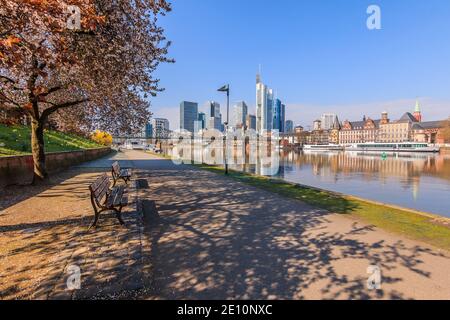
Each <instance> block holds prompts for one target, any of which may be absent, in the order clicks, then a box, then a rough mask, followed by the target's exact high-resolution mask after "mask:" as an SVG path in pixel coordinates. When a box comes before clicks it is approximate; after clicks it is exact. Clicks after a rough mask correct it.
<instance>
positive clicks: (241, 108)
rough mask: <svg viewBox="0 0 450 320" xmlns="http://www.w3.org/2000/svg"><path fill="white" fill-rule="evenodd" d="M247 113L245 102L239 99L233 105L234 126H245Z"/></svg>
mask: <svg viewBox="0 0 450 320" xmlns="http://www.w3.org/2000/svg"><path fill="white" fill-rule="evenodd" d="M247 113H248V107H247V104H246V103H245V102H244V101H239V102H238V103H236V104H235V105H234V126H235V127H236V128H242V127H244V126H245V122H246V118H247Z"/></svg>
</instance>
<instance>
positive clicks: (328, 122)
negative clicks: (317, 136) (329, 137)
mask: <svg viewBox="0 0 450 320" xmlns="http://www.w3.org/2000/svg"><path fill="white" fill-rule="evenodd" d="M336 118H337V116H336V115H335V114H334V113H324V114H322V117H321V118H320V121H321V129H322V130H330V129H331V128H333V124H334V123H335V121H336Z"/></svg>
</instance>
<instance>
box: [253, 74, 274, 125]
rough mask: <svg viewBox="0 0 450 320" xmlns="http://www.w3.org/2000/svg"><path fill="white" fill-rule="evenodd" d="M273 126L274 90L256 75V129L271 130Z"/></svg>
mask: <svg viewBox="0 0 450 320" xmlns="http://www.w3.org/2000/svg"><path fill="white" fill-rule="evenodd" d="M272 128H273V90H272V89H270V88H268V87H267V86H266V85H265V84H263V83H262V82H261V77H260V75H259V74H258V75H257V76H256V131H258V132H259V133H261V132H262V131H264V130H267V131H270V130H272Z"/></svg>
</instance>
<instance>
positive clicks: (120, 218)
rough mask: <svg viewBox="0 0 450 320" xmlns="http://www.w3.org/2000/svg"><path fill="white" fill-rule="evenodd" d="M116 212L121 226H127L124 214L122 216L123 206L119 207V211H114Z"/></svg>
mask: <svg viewBox="0 0 450 320" xmlns="http://www.w3.org/2000/svg"><path fill="white" fill-rule="evenodd" d="M114 211H115V212H116V217H117V219H118V220H119V222H120V224H121V225H125V222H124V221H123V220H122V214H121V211H122V206H120V207H119V210H117V209H114Z"/></svg>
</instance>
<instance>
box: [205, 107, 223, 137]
mask: <svg viewBox="0 0 450 320" xmlns="http://www.w3.org/2000/svg"><path fill="white" fill-rule="evenodd" d="M205 107H206V113H207V115H206V128H208V129H210V130H211V129H216V130H219V131H222V130H223V128H222V114H221V113H220V104H219V103H218V102H215V101H207V102H206V104H205Z"/></svg>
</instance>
